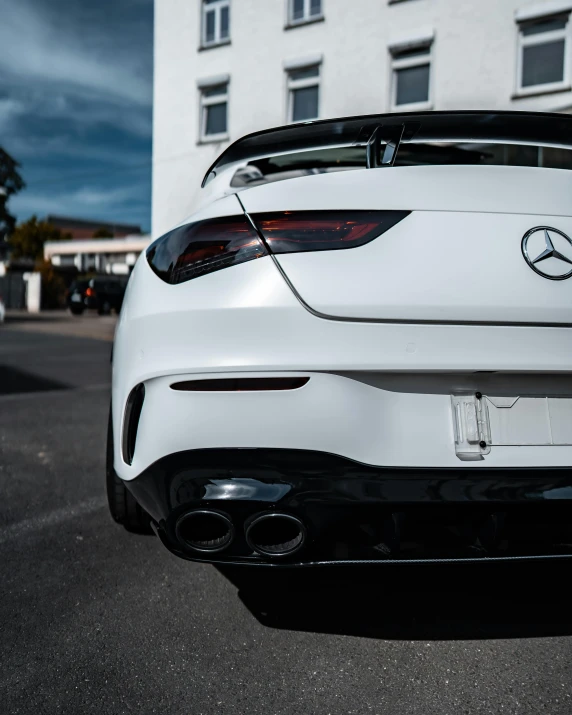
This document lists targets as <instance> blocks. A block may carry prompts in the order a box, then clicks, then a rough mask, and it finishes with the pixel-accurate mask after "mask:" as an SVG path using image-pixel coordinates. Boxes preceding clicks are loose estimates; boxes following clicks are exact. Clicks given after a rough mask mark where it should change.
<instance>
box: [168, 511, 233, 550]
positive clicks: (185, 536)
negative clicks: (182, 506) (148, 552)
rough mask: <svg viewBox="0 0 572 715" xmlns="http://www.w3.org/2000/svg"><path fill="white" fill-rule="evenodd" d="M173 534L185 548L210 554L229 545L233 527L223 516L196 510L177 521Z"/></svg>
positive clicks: (214, 512) (218, 513)
mask: <svg viewBox="0 0 572 715" xmlns="http://www.w3.org/2000/svg"><path fill="white" fill-rule="evenodd" d="M175 534H176V536H177V539H178V540H179V542H180V543H181V544H183V545H184V546H186V547H187V548H189V549H193V551H199V552H201V553H210V554H212V553H216V552H217V551H222V550H223V549H226V547H227V546H229V545H230V543H231V542H232V540H233V539H234V526H233V525H232V522H231V520H230V519H229V518H228V516H226V515H225V514H221V513H220V512H218V511H210V510H209V509H197V510H195V511H189V512H188V513H187V514H183V516H181V517H180V518H179V519H178V521H177V523H176V525H175Z"/></svg>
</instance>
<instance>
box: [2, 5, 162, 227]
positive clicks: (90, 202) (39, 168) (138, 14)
mask: <svg viewBox="0 0 572 715" xmlns="http://www.w3.org/2000/svg"><path fill="white" fill-rule="evenodd" d="M10 4H11V7H10V8H9V9H8V10H7V12H5V13H3V14H2V22H0V146H2V147H3V148H4V149H5V150H6V151H7V152H8V153H9V154H11V155H12V156H13V157H14V158H15V159H16V160H17V161H19V162H20V163H21V165H22V166H21V173H22V176H23V178H24V180H25V181H26V184H27V188H26V189H24V190H23V191H22V192H21V193H20V194H19V195H18V196H15V197H12V198H11V200H10V203H9V209H10V211H11V213H13V214H15V215H16V217H17V219H18V221H22V220H25V219H26V218H28V217H29V216H31V215H32V214H36V215H38V216H40V217H41V216H45V215H46V214H48V213H53V214H65V215H70V216H75V217H78V218H87V219H91V218H93V219H98V220H109V221H127V222H130V223H133V222H134V223H138V224H140V225H141V226H142V228H143V230H148V229H149V226H150V210H151V108H152V71H153V68H152V63H153V0H11V3H10Z"/></svg>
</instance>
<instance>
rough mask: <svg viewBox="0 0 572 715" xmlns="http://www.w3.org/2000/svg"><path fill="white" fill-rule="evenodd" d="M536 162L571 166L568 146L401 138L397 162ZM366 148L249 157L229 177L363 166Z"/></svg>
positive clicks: (267, 177) (246, 181) (251, 181)
mask: <svg viewBox="0 0 572 715" xmlns="http://www.w3.org/2000/svg"><path fill="white" fill-rule="evenodd" d="M444 164H445V165H461V164H464V165H476V164H481V165H488V166H535V167H545V168H550V169H572V150H571V149H564V148H555V147H547V146H540V145H534V144H503V143H486V144H484V143H471V142H463V143H445V142H442V143H414V142H411V143H402V144H401V145H400V146H399V150H398V152H397V157H396V160H395V166H436V165H444ZM365 167H366V149H365V147H363V146H360V147H341V148H327V149H322V150H319V149H318V150H312V151H304V152H298V153H294V154H284V155H281V156H274V157H269V158H264V159H256V160H253V161H251V162H250V163H249V164H248V165H247V166H246V167H241V168H240V169H238V170H237V171H236V172H235V174H234V176H233V177H232V180H231V184H230V185H231V186H232V187H234V188H238V187H242V186H256V185H258V184H266V183H269V182H273V181H283V180H284V179H293V178H296V177H299V176H308V175H311V174H324V173H330V172H334V171H348V170H352V169H365Z"/></svg>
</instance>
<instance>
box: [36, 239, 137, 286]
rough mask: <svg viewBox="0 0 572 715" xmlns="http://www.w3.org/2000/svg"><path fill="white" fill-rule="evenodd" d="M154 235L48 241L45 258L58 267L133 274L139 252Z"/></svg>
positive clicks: (115, 273) (82, 271) (119, 274)
mask: <svg viewBox="0 0 572 715" xmlns="http://www.w3.org/2000/svg"><path fill="white" fill-rule="evenodd" d="M150 240H151V238H150V236H140V235H134V236H126V237H125V238H97V239H95V238H94V239H75V240H71V241H47V242H46V243H45V244H44V259H45V260H46V261H51V263H52V265H54V266H57V267H58V268H77V270H78V272H79V273H89V272H90V271H94V272H95V273H107V274H108V275H117V276H125V275H129V273H130V272H131V270H132V268H133V266H134V265H135V262H136V261H137V258H138V257H139V254H140V253H141V251H144V250H145V249H146V248H147V246H148V245H149V243H150Z"/></svg>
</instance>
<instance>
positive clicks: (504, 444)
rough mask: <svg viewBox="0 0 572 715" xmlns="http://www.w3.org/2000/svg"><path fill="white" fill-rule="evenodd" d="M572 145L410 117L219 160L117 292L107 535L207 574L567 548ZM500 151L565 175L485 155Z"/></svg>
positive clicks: (535, 129)
mask: <svg viewBox="0 0 572 715" xmlns="http://www.w3.org/2000/svg"><path fill="white" fill-rule="evenodd" d="M571 128H572V120H571V119H570V118H566V117H562V116H559V115H540V114H534V113H502V112H499V113H483V112H467V113H463V112H459V113H454V112H449V113H429V112H427V113H423V112H421V113H415V114H406V115H402V116H401V117H398V119H396V115H380V116H370V117H351V118H346V119H341V120H327V121H323V122H310V123H304V124H300V125H290V126H287V127H282V128H278V129H275V130H268V131H267V132H258V133H254V134H252V135H249V136H247V137H244V138H243V139H241V140H239V141H238V142H235V143H234V144H233V145H231V146H230V147H228V148H227V149H226V150H225V152H223V154H222V155H221V156H220V157H219V158H218V159H217V161H215V163H214V164H213V165H212V167H211V168H210V169H209V172H208V177H210V178H211V179H212V180H209V181H207V182H206V184H205V188H204V190H203V196H202V201H201V202H200V209H199V210H198V211H197V212H196V213H195V214H194V215H193V216H190V217H189V218H188V220H187V221H185V222H183V223H182V224H179V226H177V227H174V229H173V231H171V232H169V233H168V234H166V235H165V236H163V237H160V238H158V239H157V240H156V241H155V242H154V243H153V244H151V246H150V247H149V249H148V251H147V252H146V253H145V254H144V255H141V256H140V258H139V260H138V261H137V263H136V265H135V267H134V270H133V272H132V275H131V277H130V280H129V284H128V287H127V290H126V293H125V298H124V302H123V307H122V310H121V314H120V317H119V321H118V324H117V330H116V336H115V342H114V348H113V379H112V403H111V407H112V411H111V416H112V419H111V431H110V433H109V434H110V435H111V436H112V439H110V440H109V441H108V453H107V455H108V456H107V478H108V482H107V483H108V494H109V495H110V504H112V503H113V504H116V502H115V501H114V500H116V495H117V494H119V495H120V497H121V495H123V496H125V495H127V496H128V497H130V498H131V500H132V501H131V502H129V504H130V511H129V510H128V509H127V507H126V506H125V504H127V500H126V499H124V500H123V502H122V503H123V507H122V506H121V503H120V504H119V507H118V508H117V510H116V512H117V513H116V512H114V511H113V509H112V514H113V516H114V518H115V519H116V521H120V522H121V523H124V525H126V526H128V528H129V525H128V522H127V521H126V520H125V519H127V517H128V516H129V514H140V512H141V510H144V513H146V514H147V515H148V517H149V518H150V519H151V521H152V524H153V526H154V528H155V530H156V532H157V534H158V535H159V537H160V538H161V540H162V542H163V543H164V544H165V546H166V547H167V548H168V549H169V550H171V551H172V552H173V553H175V554H176V555H178V556H183V557H184V558H190V559H194V560H203V561H205V560H206V561H215V562H216V561H220V562H221V563H222V562H224V563H240V564H258V565H269V564H270V562H271V561H273V560H274V563H273V564H272V565H276V561H275V559H280V558H284V559H285V565H286V566H306V565H316V564H319V565H323V564H325V563H329V564H333V563H340V562H344V563H349V562H354V563H357V562H361V563H363V562H368V563H371V562H377V561H387V560H388V559H394V560H408V561H409V562H410V563H412V562H413V561H435V560H437V561H441V560H444V561H449V560H457V559H458V558H460V559H462V560H469V561H472V560H479V559H482V558H485V557H486V558H489V557H490V558H491V559H496V558H502V559H504V558H506V559H520V558H545V557H547V558H561V557H563V556H564V555H565V554H564V551H566V549H568V546H567V545H569V544H570V543H572V541H571V539H570V536H569V534H568V531H569V530H570V529H569V527H570V519H569V510H570V508H571V507H570V505H571V504H572V467H571V465H572V239H571V238H570V236H572V202H571V197H572V171H570V168H572V158H570V152H571V151H572V140H569V136H572V129H571ZM408 142H409V146H407V143H408ZM519 143H521V144H525V145H527V146H526V151H525V152H524V155H523V154H520V155H519V156H520V159H522V160H523V161H524V160H526V161H525V163H529V161H530V156H531V152H530V151H529V148H530V147H529V146H528V145H531V146H533V147H537V146H538V147H551V148H552V149H555V148H558V151H557V152H556V154H550V152H546V153H542V155H541V154H540V153H538V154H537V158H538V157H539V156H542V160H543V161H544V159H545V158H546V161H553V163H554V165H557V166H569V170H564V169H563V168H558V169H557V168H554V169H547V168H532V167H530V166H526V167H518V166H504V165H488V164H487V163H486V162H489V161H491V162H493V163H494V162H497V161H498V162H500V163H503V162H504V163H508V162H509V159H510V162H513V160H514V156H515V153H514V152H513V149H514V146H513V145H514V144H519ZM402 144H403V145H404V147H403V153H402V154H401V155H399V151H400V147H401V145H402ZM466 144H468V145H471V144H472V145H473V146H472V147H469V148H467V146H466ZM491 144H499V145H501V149H499V147H498V146H495V147H493V148H492V149H491V146H490V145H491ZM475 145H476V147H477V148H476V149H475ZM332 147H333V148H334V149H335V151H332ZM487 147H489V149H487ZM340 148H342V149H343V152H342V153H339V150H340ZM560 149H561V150H562V152H561V153H558V152H560ZM322 150H324V151H325V152H326V153H325V154H324V155H321V158H317V157H316V153H319V152H320V151H322ZM567 151H568V152H569V153H568V154H567V155H566V152H567ZM336 152H337V153H336ZM532 153H534V152H532ZM517 154H518V152H517ZM277 156H279V160H278V159H277V158H276V157H277ZM550 156H552V159H551V158H550ZM396 157H397V159H396ZM523 157H524V158H523ZM396 160H399V161H400V162H401V163H402V164H403V165H402V166H395V165H394V163H395V161H396ZM459 162H460V163H459ZM559 162H560V163H559ZM429 163H436V164H438V165H428V164H429ZM407 164H410V165H407ZM411 164H413V165H411ZM356 166H360V167H362V166H367V167H369V168H367V169H362V168H357V169H356V168H355V167H356ZM239 167H241V168H246V169H247V170H246V171H241V174H240V176H237V177H236V181H234V182H233V176H234V172H235V171H236V170H237V169H238V168H239ZM346 169H347V170H346ZM350 169H351V170H350ZM304 174H306V175H304ZM294 177H296V178H294ZM264 182H266V183H264ZM233 184H242V185H241V186H234V185H233ZM305 212H306V213H305ZM334 212H335V213H334ZM344 212H347V213H344ZM360 212H367V213H360ZM384 212H391V213H384ZM552 241H554V245H553V244H552ZM562 252H563V253H562ZM568 278H570V280H567V279H568ZM118 477H119V479H118ZM120 480H123V481H124V482H125V484H122V483H121V481H120ZM126 486H127V488H126ZM117 503H119V502H117ZM121 508H122V509H123V512H121ZM128 511H129V514H128ZM118 517H119V518H118ZM122 519H123V521H122ZM533 524H534V525H535V526H533ZM566 529H568V531H566ZM568 551H571V553H568V554H566V557H568V556H572V550H570V549H568ZM219 554H220V556H219ZM294 554H300V556H295V557H294ZM299 559H300V560H299Z"/></svg>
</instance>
